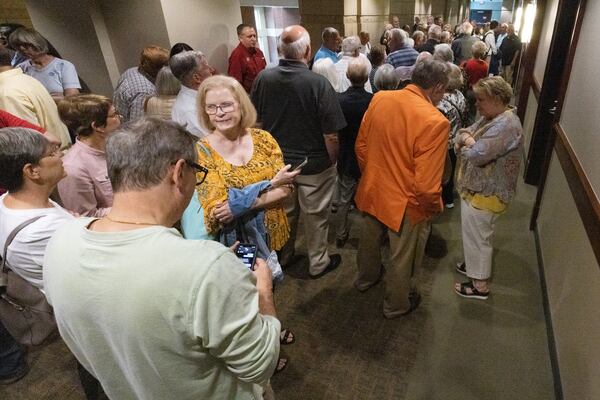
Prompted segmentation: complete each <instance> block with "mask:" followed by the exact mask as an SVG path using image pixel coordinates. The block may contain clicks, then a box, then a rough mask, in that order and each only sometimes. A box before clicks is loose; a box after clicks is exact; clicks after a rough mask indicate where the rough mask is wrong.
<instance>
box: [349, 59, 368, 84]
mask: <svg viewBox="0 0 600 400" xmlns="http://www.w3.org/2000/svg"><path fill="white" fill-rule="evenodd" d="M367 62H368V61H364V60H362V59H361V58H360V57H359V58H355V59H353V60H350V62H349V63H348V69H347V70H346V77H347V78H348V80H349V81H350V83H351V84H352V86H359V87H360V86H363V85H364V84H365V82H366V81H367V79H369V73H368V72H367V71H368V69H367V64H366V63H367Z"/></svg>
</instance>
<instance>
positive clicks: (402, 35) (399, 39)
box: [390, 28, 408, 45]
mask: <svg viewBox="0 0 600 400" xmlns="http://www.w3.org/2000/svg"><path fill="white" fill-rule="evenodd" d="M407 38H408V33H406V32H405V31H403V30H402V29H400V28H394V29H391V30H390V40H393V41H394V42H396V43H398V45H403V44H404V41H405V40H406V39H407Z"/></svg>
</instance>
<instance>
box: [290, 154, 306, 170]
mask: <svg viewBox="0 0 600 400" xmlns="http://www.w3.org/2000/svg"><path fill="white" fill-rule="evenodd" d="M306 164H308V157H304V161H302V162H301V163H300V164H298V165H296V166H293V167H292V171H297V170H299V169H301V168H302V167H304V166H305V165H306Z"/></svg>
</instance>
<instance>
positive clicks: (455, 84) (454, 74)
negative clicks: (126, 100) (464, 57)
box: [446, 63, 464, 92]
mask: <svg viewBox="0 0 600 400" xmlns="http://www.w3.org/2000/svg"><path fill="white" fill-rule="evenodd" d="M448 66H449V67H450V71H449V72H448V88H447V89H446V90H447V91H448V92H453V91H455V90H456V89H460V88H461V87H462V86H463V83H464V82H463V75H462V70H461V69H460V67H459V66H458V65H456V64H454V63H448Z"/></svg>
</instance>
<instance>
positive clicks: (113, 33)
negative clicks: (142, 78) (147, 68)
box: [97, 0, 170, 73]
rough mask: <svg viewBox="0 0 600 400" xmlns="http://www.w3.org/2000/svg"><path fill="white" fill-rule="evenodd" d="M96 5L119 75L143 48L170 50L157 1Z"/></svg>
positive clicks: (111, 0)
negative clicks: (102, 19)
mask: <svg viewBox="0 0 600 400" xmlns="http://www.w3.org/2000/svg"><path fill="white" fill-rule="evenodd" d="M97 4H98V6H99V7H100V10H101V12H102V15H104V22H105V24H106V29H107V32H108V36H109V38H110V43H111V46H112V49H113V51H114V56H115V61H116V63H117V66H118V69H119V71H120V72H121V73H122V72H123V71H125V70H126V69H128V68H131V67H135V66H137V65H138V64H139V61H140V52H141V50H142V49H143V48H144V47H145V46H148V45H157V46H162V47H165V48H167V49H168V48H169V47H170V43H169V36H168V34H167V28H166V26H165V18H164V17H163V13H162V7H161V4H160V0H127V1H122V0H97Z"/></svg>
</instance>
